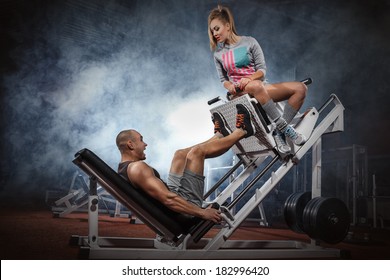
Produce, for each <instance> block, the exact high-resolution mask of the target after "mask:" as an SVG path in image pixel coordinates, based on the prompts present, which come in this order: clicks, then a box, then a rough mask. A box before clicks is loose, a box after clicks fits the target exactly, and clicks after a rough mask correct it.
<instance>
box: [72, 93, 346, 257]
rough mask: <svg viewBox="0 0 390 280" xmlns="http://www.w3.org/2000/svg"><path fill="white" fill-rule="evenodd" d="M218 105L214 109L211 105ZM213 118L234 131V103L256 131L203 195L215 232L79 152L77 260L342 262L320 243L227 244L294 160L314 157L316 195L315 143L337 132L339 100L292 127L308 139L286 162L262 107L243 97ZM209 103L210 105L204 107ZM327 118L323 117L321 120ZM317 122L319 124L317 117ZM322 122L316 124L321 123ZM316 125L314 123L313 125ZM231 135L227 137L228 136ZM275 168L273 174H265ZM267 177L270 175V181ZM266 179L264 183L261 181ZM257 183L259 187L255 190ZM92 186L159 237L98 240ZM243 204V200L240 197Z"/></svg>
mask: <svg viewBox="0 0 390 280" xmlns="http://www.w3.org/2000/svg"><path fill="white" fill-rule="evenodd" d="M215 101H217V102H215ZM214 103H217V104H213V107H212V108H211V109H210V111H211V113H214V112H219V113H220V114H221V115H223V116H224V118H225V120H226V122H227V125H228V126H230V127H231V128H232V129H234V128H235V116H236V104H238V103H241V104H244V105H246V106H247V108H249V109H250V113H251V115H252V116H251V117H252V121H253V122H254V124H255V127H256V133H255V135H253V136H251V137H248V138H246V139H243V140H241V141H240V142H239V143H237V144H236V145H235V146H234V147H233V148H232V149H233V152H234V153H235V154H236V155H237V157H238V158H239V161H238V162H237V163H236V164H235V165H234V166H233V167H232V168H231V169H230V170H229V171H228V172H227V173H226V175H225V176H223V177H222V178H221V179H220V180H219V181H218V182H217V183H216V184H215V185H214V186H213V187H212V188H211V189H210V190H209V191H208V192H207V193H206V194H205V195H204V199H205V201H206V202H207V203H210V204H213V207H219V206H220V209H221V211H222V216H223V218H224V222H223V223H222V226H218V227H215V228H216V229H217V230H218V232H217V233H216V234H215V235H214V237H212V238H204V235H205V234H206V233H207V232H208V231H209V230H210V229H211V228H213V226H214V223H212V222H210V221H205V220H202V219H199V218H195V217H188V216H184V215H181V214H179V213H175V212H173V211H171V210H170V209H168V208H166V207H165V206H164V205H162V204H161V203H160V202H158V201H156V200H154V199H153V198H151V197H150V196H148V195H146V194H145V193H143V192H142V190H139V189H135V188H134V187H132V186H131V184H130V183H129V182H127V181H126V180H125V179H124V178H122V177H121V176H120V175H118V173H117V172H116V171H114V170H113V169H111V168H110V167H109V166H108V165H107V164H106V163H105V162H104V161H102V160H101V159H100V158H99V157H98V156H97V155H96V154H94V153H93V152H92V151H90V150H88V149H83V150H81V151H79V152H78V153H77V154H76V155H75V159H74V160H73V163H74V164H76V165H77V166H78V167H79V168H80V169H82V170H83V171H84V172H85V173H86V174H87V175H88V176H89V178H90V179H89V181H90V182H89V184H90V186H89V188H90V195H89V234H88V236H77V235H74V236H72V238H71V244H73V245H77V246H79V247H80V257H83V258H91V259H310V258H317V259H318V258H319V259H323V258H340V257H342V252H341V251H340V250H338V249H334V248H324V247H321V246H319V245H320V244H319V242H318V241H316V240H311V242H299V241H294V240H229V237H231V235H232V234H233V233H234V232H235V230H236V229H237V228H238V227H239V226H240V225H241V223H242V222H243V221H244V220H245V219H246V218H247V217H248V215H249V214H250V213H251V212H252V211H253V210H254V209H255V208H256V207H257V206H258V205H259V204H260V203H261V202H262V200H263V199H264V198H265V197H266V196H267V194H268V193H269V192H270V191H271V190H272V189H273V188H274V187H275V186H276V185H277V184H278V182H279V181H280V180H281V179H282V178H283V177H284V176H285V175H286V174H287V172H288V171H289V170H290V169H291V168H292V167H293V166H294V165H295V164H297V163H298V162H299V160H300V159H301V158H302V157H303V156H304V155H305V154H306V152H308V151H309V150H310V149H311V150H312V161H313V163H312V179H313V180H312V196H313V197H319V196H321V137H322V135H324V134H327V133H332V132H338V131H343V129H344V119H343V113H344V107H343V105H342V104H341V102H340V100H339V99H338V97H337V96H336V95H334V94H332V95H331V96H330V98H329V100H328V101H327V102H326V103H325V104H324V105H323V106H322V107H321V108H320V109H319V110H316V109H315V108H310V109H308V110H307V111H306V112H305V113H303V114H299V115H298V116H297V117H296V118H295V119H294V120H293V122H292V124H293V125H294V127H295V129H296V130H297V131H298V132H300V133H302V134H304V135H305V136H306V138H307V139H308V140H307V142H306V143H305V144H304V145H303V146H295V145H294V144H293V143H291V142H290V143H289V144H290V146H291V147H292V155H290V156H286V155H280V154H279V153H278V151H277V149H276V144H275V141H274V139H273V136H272V131H273V129H274V127H273V124H272V123H271V122H270V121H269V120H268V118H267V116H266V115H265V113H264V111H263V110H262V108H261V106H260V105H259V104H257V102H256V100H254V99H252V98H250V96H248V95H244V96H241V97H239V98H237V99H234V100H232V101H228V102H225V101H221V100H220V99H216V100H214ZM209 104H210V103H209ZM325 111H326V115H325V116H322V114H324V112H325ZM320 115H321V116H322V117H321V118H319V116H320ZM320 119H321V121H320V122H319V120H320ZM317 122H319V123H317ZM232 129H231V130H232ZM260 165H265V167H264V168H263V169H262V170H260V172H257V175H256V176H254V177H253V179H251V180H249V182H247V181H248V180H247V179H248V178H249V177H250V175H251V174H252V173H254V171H259V170H257V169H258V168H259V166H260ZM241 166H242V167H243V168H242V171H241V172H240V173H239V174H238V175H237V176H235V178H234V180H233V181H231V182H230V184H229V185H228V186H227V187H226V188H225V189H224V190H223V191H222V192H221V193H219V194H218V195H217V196H216V197H215V199H213V200H211V199H210V195H211V194H213V192H214V191H215V190H216V189H217V188H218V187H219V186H220V185H221V184H222V183H223V182H224V180H226V179H227V178H229V177H230V175H231V174H233V172H235V171H236V170H237V169H238V168H239V167H241ZM271 168H273V169H272V170H274V171H272V172H267V171H269V170H270V169H271ZM268 173H271V174H270V175H269V174H268ZM266 175H267V176H269V178H263V177H264V176H266ZM260 179H262V181H264V182H265V183H264V184H262V185H261V186H260V187H259V186H258V184H256V183H257V182H258V181H259V180H260ZM97 184H99V185H100V186H102V187H103V188H104V189H105V190H106V191H107V192H109V193H110V194H111V195H112V196H113V197H114V198H115V199H117V200H118V201H120V202H121V203H122V204H123V205H124V206H125V207H127V208H128V209H130V210H131V211H132V212H133V213H134V214H135V215H136V216H137V217H139V218H140V219H141V220H142V221H143V222H144V223H145V224H146V225H147V226H149V227H150V228H151V229H152V230H154V231H155V232H156V234H157V237H156V238H114V237H102V236H99V235H98V209H97V205H98V195H97V191H96V188H97ZM253 188H255V192H254V194H253V196H252V197H250V198H249V200H247V201H246V202H245V204H244V205H243V206H242V207H241V208H240V209H239V210H237V211H234V212H235V213H232V212H233V211H231V210H232V209H233V207H234V206H235V205H236V204H237V203H238V202H240V201H241V200H242V198H243V197H244V196H245V194H247V193H248V191H249V190H250V189H253ZM246 198H247V196H246Z"/></svg>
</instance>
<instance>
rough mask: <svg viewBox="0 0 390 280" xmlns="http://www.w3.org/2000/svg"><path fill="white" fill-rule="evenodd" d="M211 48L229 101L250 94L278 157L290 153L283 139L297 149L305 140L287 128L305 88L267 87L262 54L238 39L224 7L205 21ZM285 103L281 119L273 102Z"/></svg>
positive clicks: (244, 38)
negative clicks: (270, 124) (270, 125)
mask: <svg viewBox="0 0 390 280" xmlns="http://www.w3.org/2000/svg"><path fill="white" fill-rule="evenodd" d="M208 33H209V38H210V48H211V50H212V51H213V52H214V62H215V66H216V68H217V72H218V74H219V77H220V79H221V82H222V83H223V86H224V87H225V88H226V89H227V90H228V92H229V94H230V95H231V96H232V98H236V97H238V96H241V95H243V94H246V93H248V94H250V95H252V96H253V97H254V98H256V100H257V101H258V102H259V103H260V104H261V105H262V107H263V108H264V110H265V112H266V113H267V115H268V116H269V117H270V118H271V119H272V120H273V121H274V122H275V124H276V129H275V131H274V138H275V141H276V144H277V147H278V149H279V151H280V152H281V153H286V154H288V153H290V152H291V148H290V146H289V145H287V144H286V142H285V136H287V137H289V138H291V139H292V140H293V141H294V143H295V144H296V145H303V144H304V143H305V142H306V139H305V137H304V136H303V135H301V134H299V133H297V132H296V131H295V129H294V128H293V127H291V126H290V125H289V123H290V122H291V121H292V119H293V118H294V116H295V115H296V113H297V112H298V110H299V109H300V107H301V106H302V104H303V102H304V99H305V96H306V91H307V87H306V85H305V84H303V83H301V82H283V83H277V84H266V83H265V82H264V81H265V74H266V64H265V60H264V54H263V51H262V49H261V47H260V45H259V43H258V42H257V41H256V39H254V38H252V37H250V36H239V35H238V34H237V32H236V28H235V24H234V19H233V15H232V13H231V11H230V10H229V9H228V8H227V7H223V6H218V7H217V8H215V9H213V10H212V11H211V12H210V14H209V17H208ZM283 100H288V102H287V104H286V106H285V108H284V111H283V114H282V115H280V113H279V111H278V109H277V107H276V105H275V103H274V102H279V101H283Z"/></svg>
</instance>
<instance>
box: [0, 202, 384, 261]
mask: <svg viewBox="0 0 390 280" xmlns="http://www.w3.org/2000/svg"><path fill="white" fill-rule="evenodd" d="M5 206H6V205H4V204H3V205H2V208H1V209H0V248H1V250H0V257H1V259H2V260H30V259H31V260H73V259H78V253H79V249H78V247H72V246H70V245H69V240H70V237H71V235H87V234H88V215H87V213H71V214H69V215H67V216H65V217H62V218H55V217H53V213H52V212H51V211H50V209H47V208H45V207H40V208H37V207H15V205H9V207H5ZM129 221H130V219H129V218H114V217H110V216H109V215H105V214H102V215H100V218H99V234H100V235H101V236H111V237H147V238H149V237H150V238H153V237H155V233H154V232H153V231H152V230H151V229H149V228H148V227H147V226H145V225H143V224H130V223H129ZM216 232H217V229H212V230H211V231H210V232H209V233H207V235H206V236H205V237H212V236H213V235H214V234H215V233H216ZM351 232H352V233H353V236H352V235H351V236H348V237H347V239H346V241H345V242H342V243H339V244H337V245H329V244H324V245H322V246H324V247H336V248H339V249H343V250H346V251H347V252H348V256H349V257H348V258H349V259H356V260H358V259H367V260H368V259H371V260H372V259H390V234H389V230H388V229H387V230H386V229H372V228H351ZM231 239H243V240H297V241H304V242H309V241H310V240H309V238H308V237H307V236H306V235H305V234H298V233H295V232H293V231H291V230H289V229H282V228H279V229H276V228H265V227H261V226H259V225H258V224H255V223H245V224H244V225H243V226H242V227H240V228H239V229H238V230H237V231H236V232H235V233H234V234H233V236H232V237H231ZM248 259H250V256H248Z"/></svg>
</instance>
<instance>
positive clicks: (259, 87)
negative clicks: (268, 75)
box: [245, 80, 267, 94]
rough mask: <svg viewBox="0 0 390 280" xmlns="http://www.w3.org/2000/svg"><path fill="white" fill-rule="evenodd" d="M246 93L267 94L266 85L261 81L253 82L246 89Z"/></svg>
mask: <svg viewBox="0 0 390 280" xmlns="http://www.w3.org/2000/svg"><path fill="white" fill-rule="evenodd" d="M245 91H246V92H248V93H251V94H267V91H266V90H265V87H264V84H263V82H261V81H258V80H256V81H251V82H250V83H248V84H247V85H246V87H245Z"/></svg>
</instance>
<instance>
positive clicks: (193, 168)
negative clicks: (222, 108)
mask: <svg viewBox="0 0 390 280" xmlns="http://www.w3.org/2000/svg"><path fill="white" fill-rule="evenodd" d="M220 117H221V120H222V121H221V123H220V125H221V126H224V125H225V124H224V122H223V117H222V116H220ZM236 127H237V129H236V130H235V131H233V132H232V133H231V134H229V135H226V136H225V137H222V138H218V136H217V137H216V138H218V139H217V140H214V141H207V142H205V143H202V144H199V145H196V146H194V147H192V148H191V149H190V151H188V152H187V158H186V164H185V170H184V172H183V176H182V177H181V179H180V185H175V187H176V190H177V192H178V193H179V194H180V195H181V196H182V197H184V198H185V199H187V200H188V201H191V202H193V203H195V204H197V205H199V206H201V205H202V203H203V193H204V176H203V172H204V161H205V159H206V158H211V157H217V156H219V155H222V154H223V153H225V152H227V151H228V150H229V149H230V148H231V147H232V146H233V145H234V144H235V143H237V142H238V141H239V140H241V139H242V138H244V137H249V136H251V135H253V134H254V128H253V125H252V123H251V120H250V115H249V111H248V110H247V109H246V108H245V106H243V105H240V104H238V105H237V121H236ZM170 178H171V179H173V178H175V179H176V182H177V179H178V177H177V176H174V175H173V174H172V173H171V174H170Z"/></svg>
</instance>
